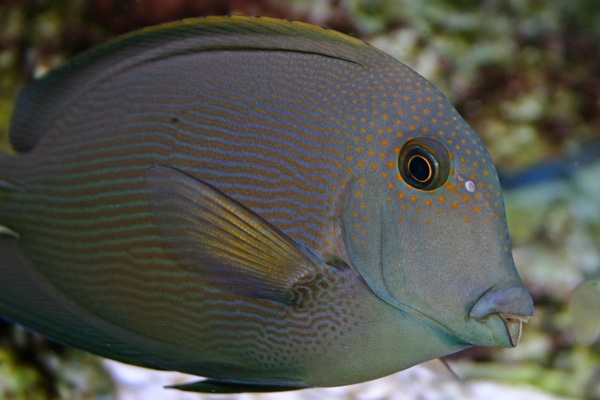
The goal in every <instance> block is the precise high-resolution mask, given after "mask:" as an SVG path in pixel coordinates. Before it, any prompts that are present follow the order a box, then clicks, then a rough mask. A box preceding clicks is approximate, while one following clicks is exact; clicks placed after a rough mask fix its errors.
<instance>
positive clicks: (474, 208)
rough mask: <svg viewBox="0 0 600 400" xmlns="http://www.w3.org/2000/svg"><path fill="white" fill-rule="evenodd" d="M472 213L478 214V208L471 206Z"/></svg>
mask: <svg viewBox="0 0 600 400" xmlns="http://www.w3.org/2000/svg"><path fill="white" fill-rule="evenodd" d="M473 212H474V213H475V214H479V207H477V206H473Z"/></svg>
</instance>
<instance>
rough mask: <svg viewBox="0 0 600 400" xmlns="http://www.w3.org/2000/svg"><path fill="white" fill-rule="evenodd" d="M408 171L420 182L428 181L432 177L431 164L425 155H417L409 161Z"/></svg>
mask: <svg viewBox="0 0 600 400" xmlns="http://www.w3.org/2000/svg"><path fill="white" fill-rule="evenodd" d="M408 171H409V172H410V174H411V175H412V177H413V178H414V179H415V180H416V181H419V182H426V181H427V180H429V179H430V178H431V165H430V164H429V161H427V159H425V157H423V156H421V155H416V156H413V157H411V159H410V160H409V161H408Z"/></svg>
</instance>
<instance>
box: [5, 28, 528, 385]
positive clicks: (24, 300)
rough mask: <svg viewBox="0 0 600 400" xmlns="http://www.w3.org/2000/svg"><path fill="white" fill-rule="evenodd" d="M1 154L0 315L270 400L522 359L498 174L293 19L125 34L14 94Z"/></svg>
mask: <svg viewBox="0 0 600 400" xmlns="http://www.w3.org/2000/svg"><path fill="white" fill-rule="evenodd" d="M10 139H11V143H12V145H13V147H14V148H15V150H16V151H17V154H16V155H13V156H9V155H5V154H2V155H0V225H1V226H2V227H3V228H2V230H0V273H1V274H2V276H3V280H2V282H1V283H0V289H2V290H1V291H0V315H2V316H4V317H5V318H7V319H9V320H12V321H14V322H17V323H20V324H23V325H25V326H27V327H29V328H31V329H34V330H36V331H38V332H40V333H42V334H45V335H47V336H49V337H51V338H53V339H55V340H57V341H60V342H63V343H65V344H67V345H71V346H74V347H78V348H81V349H84V350H87V351H90V352H93V353H96V354H99V355H102V356H105V357H109V358H113V359H116V360H120V361H124V362H127V363H131V364H135V365H141V366H146V367H151V368H158V369H169V370H178V371H182V372H187V373H191V374H196V375H200V376H204V377H207V378H209V379H208V380H205V381H201V382H199V383H193V384H190V385H184V386H181V387H179V388H180V389H184V390H193V391H218V392H236V391H269V390H284V389H294V388H305V387H315V386H336V385H345V384H351V383H356V382H361V381H365V380H369V379H374V378H377V377H381V376H384V375H387V374H390V373H393V372H396V371H399V370H401V369H404V368H407V367H410V366H412V365H415V364H417V363H420V362H423V361H426V360H428V359H431V358H436V357H441V356H444V355H446V354H450V353H453V352H456V351H458V350H461V349H463V348H466V347H469V346H472V345H483V346H504V347H510V346H515V345H516V344H517V342H518V340H519V338H520V334H521V322H522V321H526V320H527V319H528V318H529V317H530V316H531V315H532V314H533V305H532V301H531V297H530V296H529V294H528V292H527V290H526V289H525V288H524V287H523V285H522V283H521V281H520V278H519V276H518V274H517V272H516V269H515V267H514V264H513V260H512V256H511V251H510V243H509V236H508V231H507V227H506V222H505V216H504V208H503V207H504V206H503V202H502V195H501V191H500V187H499V183H498V178H497V174H496V171H495V168H494V166H493V163H492V160H491V158H490V156H489V154H488V152H487V151H486V149H485V148H484V146H483V145H482V143H481V142H480V140H479V139H478V138H477V136H476V134H475V133H474V132H473V131H472V130H471V128H470V127H469V126H468V125H467V124H466V123H465V122H464V121H463V120H462V118H461V117H460V116H459V115H458V113H457V112H456V110H455V109H454V107H453V106H452V105H451V104H450V103H449V102H448V101H447V100H446V98H445V97H444V96H443V95H442V94H441V93H440V92H439V90H437V89H436V88H435V87H434V86H433V85H432V84H431V83H429V82H428V81H426V80H425V79H424V78H422V77H421V76H419V75H418V74H417V73H415V72H414V71H412V70H411V69H409V68H408V67H406V66H405V65H403V64H401V63H400V62H398V61H396V60H394V59H393V58H391V57H390V56H388V55H386V54H384V53H383V52H381V51H379V50H377V49H375V48H374V47H372V46H370V45H368V44H366V43H364V42H362V41H360V40H357V39H354V38H351V37H348V36H345V35H343V34H340V33H337V32H334V31H330V30H326V29H324V28H320V27H315V26H312V25H309V24H304V23H298V22H291V21H284V20H277V19H270V18H257V17H241V16H236V17H207V18H201V19H192V20H186V21H182V22H177V23H172V24H166V25H162V26H159V27H156V28H151V29H146V30H142V31H140V32H137V33H133V34H129V35H126V36H124V37H123V38H121V39H118V40H116V41H114V42H111V43H109V44H107V45H104V46H102V47H99V48H97V49H95V50H92V51H90V52H88V53H86V54H84V55H82V56H80V57H78V58H76V59H75V60H73V61H72V62H70V63H68V64H66V65H65V66H63V67H61V68H59V69H57V70H56V71H54V72H51V73H50V74H49V75H48V76H46V77H44V78H42V79H41V80H39V81H38V82H35V83H34V84H32V85H31V86H29V87H27V88H25V89H24V90H23V92H22V93H21V94H20V96H19V98H18V100H17V105H16V107H15V113H14V115H13V118H12V122H11V129H10Z"/></svg>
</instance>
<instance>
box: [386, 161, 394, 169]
mask: <svg viewBox="0 0 600 400" xmlns="http://www.w3.org/2000/svg"><path fill="white" fill-rule="evenodd" d="M387 166H388V168H394V167H395V166H396V163H395V162H394V161H388V162H387Z"/></svg>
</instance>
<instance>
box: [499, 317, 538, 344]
mask: <svg viewBox="0 0 600 400" xmlns="http://www.w3.org/2000/svg"><path fill="white" fill-rule="evenodd" d="M498 315H499V316H500V318H502V322H504V326H506V330H507V331H508V336H509V337H510V344H511V345H512V346H513V347H515V346H516V345H517V344H519V340H521V333H522V330H523V324H524V323H525V324H526V323H527V321H529V318H531V316H526V315H517V314H509V313H502V312H501V313H498Z"/></svg>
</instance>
